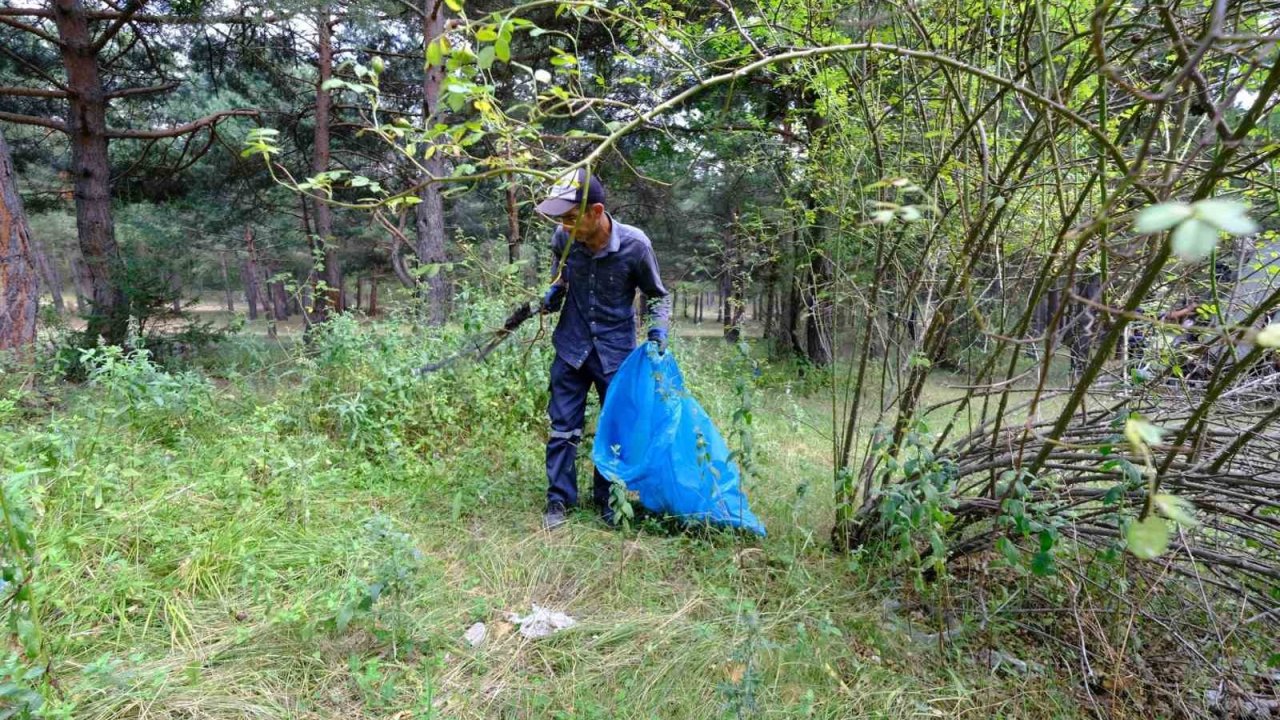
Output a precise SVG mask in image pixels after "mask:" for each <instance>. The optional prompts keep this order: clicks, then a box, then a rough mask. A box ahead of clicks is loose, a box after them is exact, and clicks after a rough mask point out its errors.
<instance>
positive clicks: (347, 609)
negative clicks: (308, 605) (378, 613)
mask: <svg viewBox="0 0 1280 720" xmlns="http://www.w3.org/2000/svg"><path fill="white" fill-rule="evenodd" d="M355 614H356V608H355V605H354V604H353V603H350V602H348V603H344V604H343V605H342V607H340V608H338V614H337V616H336V617H334V618H333V624H334V625H335V626H337V628H338V632H344V631H346V629H347V625H349V624H351V618H353V617H355Z"/></svg>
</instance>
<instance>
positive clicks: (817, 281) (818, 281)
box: [803, 197, 835, 367]
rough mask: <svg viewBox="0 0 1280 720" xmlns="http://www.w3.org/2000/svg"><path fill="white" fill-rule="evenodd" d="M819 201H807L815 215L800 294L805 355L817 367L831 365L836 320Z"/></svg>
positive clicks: (823, 215) (824, 228)
mask: <svg viewBox="0 0 1280 720" xmlns="http://www.w3.org/2000/svg"><path fill="white" fill-rule="evenodd" d="M817 205H818V201H817V200H816V199H814V198H812V197H811V198H810V199H809V209H810V210H811V211H813V212H814V215H815V218H816V219H815V221H814V224H813V225H812V226H811V227H810V232H809V237H810V245H809V248H808V251H809V267H808V272H807V278H806V282H807V284H808V286H809V287H808V288H807V291H806V292H804V293H803V297H804V303H805V310H807V311H808V317H807V318H806V319H805V333H804V334H805V338H804V339H805V342H804V353H805V357H807V358H808V359H809V362H811V363H813V364H814V365H816V366H817V367H826V366H827V365H830V364H831V358H832V347H831V344H832V337H833V333H832V329H833V328H832V323H833V321H834V320H835V317H834V313H833V312H832V307H831V301H830V300H829V299H828V298H827V296H826V293H827V290H828V288H829V287H830V285H831V277H832V274H833V270H832V267H831V261H830V259H829V258H828V257H827V253H826V251H825V248H824V247H823V246H824V245H825V240H826V226H825V223H826V222H827V213H826V212H825V211H823V210H822V209H821V208H819V207H818V206H817Z"/></svg>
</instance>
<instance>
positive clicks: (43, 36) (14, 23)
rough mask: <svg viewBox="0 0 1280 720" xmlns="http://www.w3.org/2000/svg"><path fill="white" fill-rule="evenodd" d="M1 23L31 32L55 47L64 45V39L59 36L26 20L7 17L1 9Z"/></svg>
mask: <svg viewBox="0 0 1280 720" xmlns="http://www.w3.org/2000/svg"><path fill="white" fill-rule="evenodd" d="M0 25H8V26H9V27H11V28H16V29H18V30H21V31H22V32H24V33H30V34H32V35H35V36H36V37H38V38H40V39H41V40H43V41H45V42H47V43H50V44H52V45H53V46H54V47H59V48H60V47H62V41H60V40H58V37H57V36H56V35H51V34H49V33H47V32H45V31H44V30H41V29H40V28H38V27H36V26H35V25H28V24H26V23H24V22H20V21H18V20H14V19H12V18H9V17H5V16H4V14H3V11H0Z"/></svg>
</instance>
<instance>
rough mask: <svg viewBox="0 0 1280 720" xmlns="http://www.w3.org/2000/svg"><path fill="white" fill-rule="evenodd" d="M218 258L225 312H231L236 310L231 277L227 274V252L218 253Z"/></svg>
mask: <svg viewBox="0 0 1280 720" xmlns="http://www.w3.org/2000/svg"><path fill="white" fill-rule="evenodd" d="M218 260H219V261H220V262H221V264H222V293H223V299H224V300H225V301H226V303H227V312H229V313H233V312H235V311H236V301H235V298H234V297H233V296H232V295H231V278H230V277H229V276H228V275H227V253H226V252H220V253H218Z"/></svg>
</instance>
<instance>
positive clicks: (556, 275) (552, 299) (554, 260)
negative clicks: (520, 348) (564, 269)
mask: <svg viewBox="0 0 1280 720" xmlns="http://www.w3.org/2000/svg"><path fill="white" fill-rule="evenodd" d="M567 239H568V238H567V237H565V233H564V231H563V230H561V229H560V228H556V230H555V232H553V233H551V286H550V287H549V288H547V292H546V294H545V295H543V296H542V308H541V310H542V312H544V313H549V312H557V311H559V310H560V308H561V307H563V306H564V295H565V286H566V284H567V283H565V280H564V278H562V277H560V258H561V256H562V255H564V248H565V242H566V241H567Z"/></svg>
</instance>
